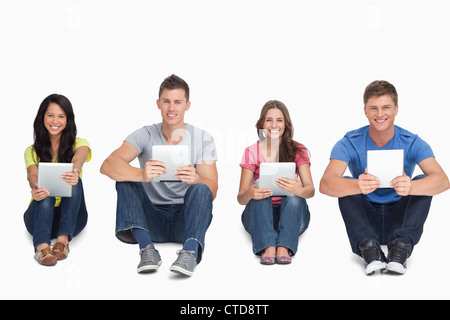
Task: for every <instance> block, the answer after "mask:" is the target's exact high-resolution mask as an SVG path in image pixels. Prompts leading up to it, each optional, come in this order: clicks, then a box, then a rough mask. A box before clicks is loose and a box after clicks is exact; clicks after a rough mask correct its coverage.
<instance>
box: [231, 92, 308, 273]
mask: <svg viewBox="0 0 450 320" xmlns="http://www.w3.org/2000/svg"><path fill="white" fill-rule="evenodd" d="M256 128H257V130H258V135H259V139H260V140H259V141H258V142H257V143H256V144H254V145H252V146H250V147H248V148H246V150H245V152H244V156H243V159H242V162H241V165H240V166H241V168H242V169H241V181H240V186H239V194H238V197H237V199H238V202H239V203H240V204H241V205H245V206H246V207H245V210H244V212H243V214H242V223H243V225H244V228H245V230H247V231H248V232H249V233H250V234H251V237H252V242H253V253H254V254H255V255H258V256H261V257H260V262H261V264H265V265H269V264H275V263H278V264H289V263H291V261H292V258H291V256H293V255H295V254H296V252H297V248H298V240H299V236H300V235H301V234H302V233H303V232H304V231H305V230H306V229H307V228H308V225H309V220H310V213H309V209H308V205H307V203H306V200H305V199H308V198H311V197H313V195H314V192H315V191H314V185H313V181H312V177H311V170H310V161H309V155H308V151H307V149H306V148H305V146H303V145H302V144H300V143H298V142H296V141H294V140H293V126H292V122H291V119H290V116H289V112H288V110H287V108H286V106H285V105H284V104H283V103H282V102H280V101H276V100H273V101H269V102H267V103H266V104H265V105H264V107H263V108H262V110H261V116H260V118H259V120H258V122H257V124H256ZM262 162H295V163H296V171H297V174H296V176H297V177H296V180H295V181H294V180H290V179H286V178H280V179H278V181H277V182H276V183H277V185H278V186H279V187H280V188H281V189H282V190H285V191H288V192H289V193H291V194H293V196H292V197H291V196H288V197H273V196H272V195H273V193H272V191H271V190H270V189H264V188H259V185H258V179H259V172H260V170H259V169H260V168H259V167H260V164H261V163H262Z"/></svg>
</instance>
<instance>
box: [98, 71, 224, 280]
mask: <svg viewBox="0 0 450 320" xmlns="http://www.w3.org/2000/svg"><path fill="white" fill-rule="evenodd" d="M190 104H191V103H190V101H189V86H188V85H187V83H186V82H185V81H184V80H183V79H181V78H179V77H178V76H176V75H172V76H170V77H168V78H166V79H165V80H164V81H163V83H162V84H161V87H160V90H159V99H158V100H157V106H158V109H159V110H161V116H162V122H161V123H158V124H153V125H151V126H145V127H143V128H141V129H139V130H136V131H135V132H134V133H132V134H131V135H129V136H128V137H127V138H126V140H125V141H124V143H123V145H122V146H121V147H120V148H119V149H117V150H115V151H114V152H113V153H112V154H111V155H110V156H109V157H108V158H107V159H106V160H105V162H104V163H103V165H102V168H101V172H102V173H103V174H105V175H107V176H108V177H110V178H111V179H113V180H115V181H116V182H117V183H116V189H117V195H118V199H117V218H116V236H117V238H118V239H119V240H121V241H123V242H125V243H138V244H139V247H140V255H141V262H140V264H139V265H138V272H140V273H144V272H152V271H154V270H156V269H157V268H158V267H159V265H160V264H161V258H160V255H159V252H158V251H157V250H156V249H155V246H154V244H153V242H180V243H183V249H182V250H180V251H179V255H178V259H177V260H176V261H175V262H174V263H173V264H172V266H171V268H170V270H171V271H174V272H177V273H180V274H184V275H188V276H190V275H192V273H193V271H194V268H195V267H196V265H197V264H198V263H199V262H200V261H201V258H202V253H203V250H204V246H205V244H204V241H205V234H206V231H207V229H208V227H209V225H210V223H211V220H212V207H213V200H214V198H215V197H216V194H217V189H218V174H217V168H216V161H217V155H216V147H215V143H214V139H213V138H212V136H211V135H210V134H209V133H207V132H205V131H203V130H200V129H198V128H196V127H194V126H192V125H189V124H187V123H185V122H184V115H185V112H186V111H188V110H189V108H190ZM154 145H187V146H189V148H190V154H191V159H190V160H191V161H190V162H191V164H190V165H188V166H184V167H180V168H178V170H176V171H175V178H177V179H179V180H180V182H155V181H152V180H153V179H154V178H156V177H159V176H160V175H161V174H164V173H166V172H167V168H166V167H165V164H164V163H163V162H160V161H157V160H153V159H152V156H153V155H152V146H154ZM136 158H138V160H139V163H140V168H135V167H133V166H131V165H130V163H131V162H132V161H133V160H134V159H136Z"/></svg>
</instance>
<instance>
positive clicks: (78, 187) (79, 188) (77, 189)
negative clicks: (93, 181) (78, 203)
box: [72, 179, 83, 196]
mask: <svg viewBox="0 0 450 320" xmlns="http://www.w3.org/2000/svg"><path fill="white" fill-rule="evenodd" d="M82 191H83V181H81V179H79V180H78V183H77V184H76V185H74V186H72V196H74V195H76V194H77V193H79V192H82Z"/></svg>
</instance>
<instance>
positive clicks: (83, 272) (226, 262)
mask: <svg viewBox="0 0 450 320" xmlns="http://www.w3.org/2000/svg"><path fill="white" fill-rule="evenodd" d="M319 197H320V200H311V201H310V208H311V212H312V220H311V225H310V228H309V229H308V231H307V232H306V233H305V234H304V235H303V236H302V237H301V239H300V246H299V252H298V254H297V255H296V256H295V258H294V259H293V263H292V264H291V265H287V266H280V265H274V266H262V265H260V264H259V261H258V259H257V258H255V257H254V256H253V254H252V253H251V241H250V237H249V236H248V235H247V234H246V232H245V231H244V229H243V228H242V226H241V225H240V220H239V218H240V217H239V215H240V213H239V210H240V207H239V206H235V205H233V204H231V205H226V204H225V203H224V199H220V198H218V200H217V203H216V208H215V210H214V214H215V217H214V220H213V223H212V225H211V227H210V229H209V231H208V234H207V244H206V246H207V247H206V251H205V255H204V260H203V262H202V263H201V264H200V265H199V266H198V267H197V269H196V271H195V273H194V275H193V276H192V277H191V278H184V277H180V276H177V275H176V274H174V273H172V272H170V271H169V267H170V265H171V264H172V262H173V261H174V260H175V258H176V251H177V250H178V249H179V245H178V244H159V245H158V246H157V248H158V250H159V251H160V253H161V255H162V260H163V263H162V265H161V267H160V269H159V270H158V271H157V272H156V273H153V274H147V275H139V274H137V273H136V266H137V264H138V262H139V255H138V248H137V246H130V245H126V244H122V243H121V242H119V241H118V240H116V239H115V237H114V232H113V230H114V217H113V216H114V208H113V207H114V205H112V204H111V205H108V206H105V207H104V208H100V207H95V205H93V206H91V207H90V212H91V217H90V221H89V225H88V228H86V230H85V231H84V232H83V233H82V234H81V235H80V236H79V237H77V238H76V239H75V240H74V241H73V242H72V244H71V249H72V252H71V254H70V256H69V259H68V260H66V261H62V262H59V263H58V264H57V266H55V267H51V268H48V267H47V268H46V267H41V266H39V265H38V264H37V263H36V262H35V260H34V258H33V253H32V247H31V237H30V236H29V235H27V234H26V232H25V231H24V229H22V226H21V223H22V222H21V221H15V222H16V223H15V225H14V226H9V228H12V227H14V228H15V229H16V230H23V231H22V232H19V236H18V237H17V239H15V241H14V242H13V243H11V245H10V246H9V247H8V248H7V249H3V259H2V261H3V262H2V268H1V270H2V272H1V274H0V282H1V283H2V290H1V292H2V293H1V298H2V299H35V298H40V297H41V298H42V297H47V298H51V297H55V298H56V297H59V298H70V299H194V300H197V299H202V300H203V299H205V300H210V299H214V300H216V299H250V300H255V299H282V300H286V299H287V300H290V299H448V298H450V295H449V292H448V290H447V287H448V286H447V284H448V283H450V275H449V273H448V272H445V266H446V265H448V263H449V262H450V258H449V256H448V255H447V254H446V251H447V244H446V241H445V235H446V232H445V230H446V228H447V227H446V226H447V225H448V222H449V219H450V218H449V217H448V216H446V215H445V210H444V209H445V202H446V201H447V202H448V200H449V197H448V196H445V197H440V198H436V199H434V200H435V201H434V203H433V205H432V212H433V214H432V215H431V216H430V218H429V220H428V222H427V225H426V230H425V233H424V236H423V239H422V241H421V243H420V244H419V245H418V246H417V247H416V249H415V251H414V254H413V256H412V258H410V259H409V260H408V272H407V274H406V275H404V276H397V275H392V274H387V273H383V274H375V275H373V276H370V277H368V276H366V275H365V274H364V271H363V267H364V265H363V260H362V259H360V258H359V257H357V256H356V255H353V254H352V253H351V252H350V250H349V245H348V241H347V237H346V234H345V230H344V225H343V223H342V221H341V220H342V219H341V218H340V216H339V212H338V210H337V206H336V205H335V203H334V202H335V201H334V199H331V201H328V200H327V198H325V197H323V196H322V195H319V196H318V198H319ZM18 220H19V219H18Z"/></svg>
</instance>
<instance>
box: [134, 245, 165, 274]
mask: <svg viewBox="0 0 450 320" xmlns="http://www.w3.org/2000/svg"><path fill="white" fill-rule="evenodd" d="M139 254H140V255H141V263H139V265H138V268H137V272H138V273H148V272H152V271H155V270H156V269H158V268H159V266H160V265H161V256H160V255H159V252H158V250H156V249H155V247H154V246H152V245H148V246H147V247H146V248H145V249H142V250H141V251H140V252H139Z"/></svg>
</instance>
